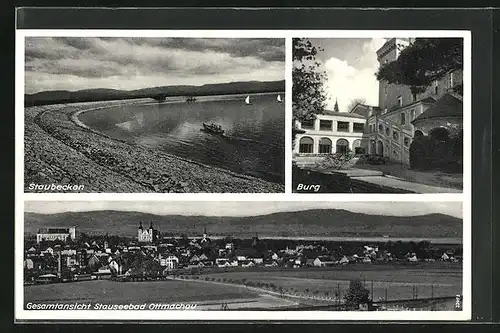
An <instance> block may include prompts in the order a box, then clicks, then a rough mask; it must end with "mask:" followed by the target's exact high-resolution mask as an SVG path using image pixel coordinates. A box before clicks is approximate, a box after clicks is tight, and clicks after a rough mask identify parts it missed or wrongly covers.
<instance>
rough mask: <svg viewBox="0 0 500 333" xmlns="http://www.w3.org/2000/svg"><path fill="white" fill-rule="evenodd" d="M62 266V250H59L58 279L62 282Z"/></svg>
mask: <svg viewBox="0 0 500 333" xmlns="http://www.w3.org/2000/svg"><path fill="white" fill-rule="evenodd" d="M61 266H62V264H61V250H59V252H58V257H57V278H58V279H59V280H61V276H62V273H61V270H62V267H61Z"/></svg>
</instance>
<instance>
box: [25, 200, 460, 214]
mask: <svg viewBox="0 0 500 333" xmlns="http://www.w3.org/2000/svg"><path fill="white" fill-rule="evenodd" d="M24 208H25V211H26V212H34V213H43V214H52V213H60V212H69V211H72V212H75V211H90V210H124V211H139V212H146V213H153V214H160V215H161V214H164V215H167V214H179V215H205V216H254V215H263V214H269V213H275V212H284V211H285V212H286V211H298V210H306V209H322V208H330V209H346V210H349V211H353V212H360V213H366V214H375V215H396V216H414V215H424V214H432V213H442V214H447V215H451V216H455V217H458V218H462V203H461V202H419V203H418V204H415V202H332V201H319V202H318V201H309V202H308V201H271V202H259V201H199V202H186V201H169V202H152V201H142V202H141V201H66V202H60V201H27V202H25V207H24Z"/></svg>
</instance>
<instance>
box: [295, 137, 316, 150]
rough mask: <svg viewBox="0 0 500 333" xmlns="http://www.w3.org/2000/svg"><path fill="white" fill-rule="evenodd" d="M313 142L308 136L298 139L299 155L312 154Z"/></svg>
mask: <svg viewBox="0 0 500 333" xmlns="http://www.w3.org/2000/svg"><path fill="white" fill-rule="evenodd" d="M313 147H314V141H313V139H311V138H310V137H308V136H304V137H302V138H300V144H299V153H303V154H312V152H313Z"/></svg>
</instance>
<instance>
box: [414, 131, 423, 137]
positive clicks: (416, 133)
mask: <svg viewBox="0 0 500 333" xmlns="http://www.w3.org/2000/svg"><path fill="white" fill-rule="evenodd" d="M419 136H424V133H422V131H421V130H416V131H415V133H413V137H415V138H418V137H419Z"/></svg>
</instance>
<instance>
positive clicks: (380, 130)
mask: <svg viewBox="0 0 500 333" xmlns="http://www.w3.org/2000/svg"><path fill="white" fill-rule="evenodd" d="M378 130H379V132H381V133H384V125H382V124H378Z"/></svg>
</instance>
